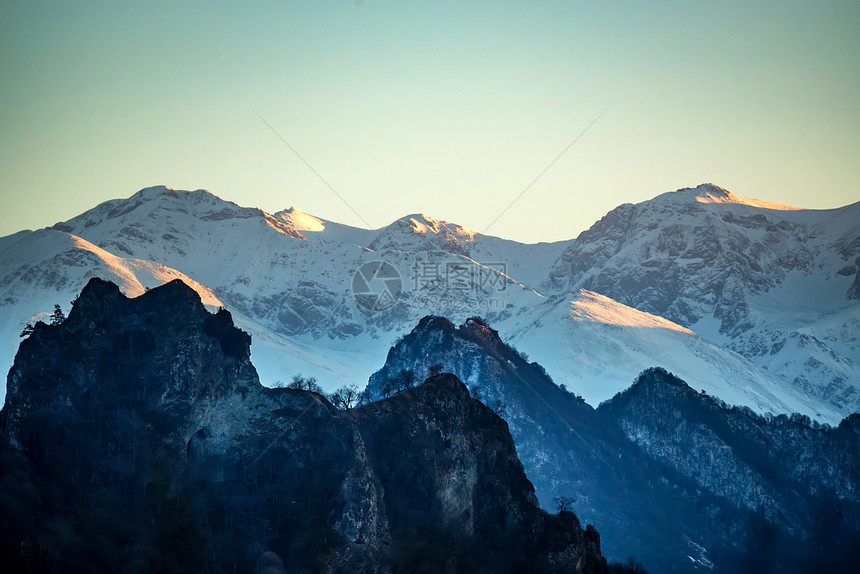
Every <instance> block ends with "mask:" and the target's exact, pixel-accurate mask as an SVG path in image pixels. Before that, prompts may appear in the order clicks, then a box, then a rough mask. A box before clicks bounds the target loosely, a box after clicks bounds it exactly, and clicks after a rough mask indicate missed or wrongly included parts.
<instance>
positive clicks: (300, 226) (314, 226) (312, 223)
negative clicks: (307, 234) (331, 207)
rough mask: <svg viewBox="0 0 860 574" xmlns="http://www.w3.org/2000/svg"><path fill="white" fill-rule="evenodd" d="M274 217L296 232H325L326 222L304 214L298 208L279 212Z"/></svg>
mask: <svg viewBox="0 0 860 574" xmlns="http://www.w3.org/2000/svg"><path fill="white" fill-rule="evenodd" d="M274 216H275V217H276V218H278V219H280V220H281V221H283V222H284V223H285V224H287V225H289V226H290V227H291V228H292V229H295V230H296V231H299V232H301V231H313V232H316V233H319V232H321V231H325V228H326V223H327V222H326V221H325V220H323V219H320V218H318V217H315V216H313V215H311V214H310V213H307V212H304V211H302V210H300V209H298V208H296V207H290V208H289V209H285V210H283V211H279V212H277V213H275V214H274Z"/></svg>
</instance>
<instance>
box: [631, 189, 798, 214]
mask: <svg viewBox="0 0 860 574" xmlns="http://www.w3.org/2000/svg"><path fill="white" fill-rule="evenodd" d="M691 203H699V204H704V205H713V204H722V205H744V206H748V207H758V208H760V209H771V210H776V211H800V210H803V209H804V208H802V207H797V206H794V205H788V204H785V203H777V202H774V201H765V200H763V199H754V198H751V197H743V196H740V195H736V194H734V193H732V192H730V191H729V190H727V189H724V188H722V187H720V186H718V185H714V184H713V183H703V184H701V185H698V186H696V187H687V188H684V189H679V190H678V191H670V192H668V193H664V194H662V195H659V196H657V197H656V198H654V199H653V200H651V201H646V202H644V204H639V205H647V204H658V205H679V204H691Z"/></svg>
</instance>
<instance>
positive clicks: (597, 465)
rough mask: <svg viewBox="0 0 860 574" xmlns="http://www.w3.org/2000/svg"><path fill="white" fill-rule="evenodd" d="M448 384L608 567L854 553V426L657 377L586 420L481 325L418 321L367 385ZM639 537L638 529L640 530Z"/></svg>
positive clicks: (801, 564) (772, 563) (680, 567)
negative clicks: (760, 410)
mask: <svg viewBox="0 0 860 574" xmlns="http://www.w3.org/2000/svg"><path fill="white" fill-rule="evenodd" d="M440 369H441V370H444V371H450V372H452V373H454V374H455V375H457V376H458V377H460V378H461V379H462V380H463V381H464V382H465V383H466V384H467V385H468V386H469V388H470V390H471V392H472V395H473V396H476V397H480V400H482V401H484V402H485V403H486V404H487V405H490V406H492V407H494V408H495V409H496V410H498V411H500V412H501V413H502V416H504V417H505V418H506V420H507V421H508V423H509V425H510V429H511V434H512V435H513V437H514V441H515V443H516V445H517V451H518V453H519V455H520V459H521V460H522V461H523V465H524V467H525V469H526V473H527V474H528V476H529V477H530V479H531V480H532V481H533V483H534V484H535V490H536V492H537V495H538V497H539V498H540V500H541V501H542V503H543V504H544V505H545V506H552V505H553V504H555V501H554V499H556V498H557V497H570V498H573V499H575V502H573V503H572V505H571V507H572V509H573V510H575V512H576V513H577V515H578V516H580V517H582V518H583V519H584V520H587V521H588V522H590V523H593V524H595V525H596V526H597V527H598V528H599V530H600V532H601V534H602V547H603V552H604V555H605V556H607V558H608V559H609V560H610V561H613V560H624V559H625V558H626V557H628V556H631V555H632V556H635V557H636V558H637V559H639V560H640V561H642V563H643V564H645V566H646V568H649V569H651V570H653V571H658V572H672V571H678V572H694V571H699V570H710V569H718V570H720V571H726V572H760V571H774V572H781V571H788V572H790V571H797V569H800V570H801V571H803V570H804V569H807V570H815V569H816V568H819V569H820V568H825V569H827V568H833V569H835V570H834V571H838V569H839V568H844V567H845V565H846V564H851V563H852V561H853V560H856V558H857V550H856V548H858V547H860V546H857V544H858V543H860V490H858V484H860V482H859V481H860V475H858V473H860V460H858V456H860V455H858V453H860V435H858V426H857V425H858V421H860V419H858V416H857V415H854V416H852V417H849V418H848V419H845V420H844V421H843V422H842V424H840V425H839V426H838V427H835V428H833V427H828V426H820V425H814V424H812V423H811V422H810V421H809V419H808V418H805V417H802V416H799V415H797V416H785V415H781V416H769V417H764V416H760V415H756V414H755V413H753V412H752V411H751V410H750V409H748V408H733V407H729V406H728V405H726V404H725V403H723V402H722V401H720V400H719V399H717V398H715V397H711V396H708V395H706V394H703V393H700V392H698V391H695V390H693V389H691V388H690V387H689V386H688V385H687V384H686V383H684V382H683V381H681V380H680V379H677V378H676V377H674V376H672V375H670V374H669V373H667V372H666V371H664V370H662V369H651V370H647V371H645V372H644V373H642V374H641V375H640V377H639V378H638V379H637V382H636V383H635V384H634V385H633V386H632V387H631V388H630V389H628V390H626V391H624V392H623V393H620V394H618V395H617V396H616V397H614V398H613V399H612V400H610V401H608V402H606V403H604V404H602V405H601V406H600V407H599V408H598V409H593V408H591V407H590V406H589V405H587V404H585V403H584V402H583V401H582V400H581V399H579V398H578V397H576V396H574V395H572V394H571V393H569V392H567V391H566V390H564V389H562V388H559V387H558V386H556V385H555V384H554V383H553V382H552V380H550V379H549V377H547V375H546V373H545V372H543V370H542V369H541V367H540V366H539V365H537V364H535V363H528V361H527V360H526V359H525V358H524V357H523V356H522V355H521V354H520V353H518V352H517V351H516V350H515V349H513V348H511V347H509V346H508V345H506V344H505V343H504V342H503V341H502V340H501V339H500V338H499V335H498V333H497V332H496V331H495V330H493V329H492V328H491V327H489V325H487V323H486V322H485V321H483V320H481V319H479V318H472V319H470V320H468V321H467V322H466V323H465V324H464V325H462V326H460V327H455V326H454V325H453V324H452V323H450V321H448V320H447V319H444V318H441V317H425V318H424V319H422V320H421V321H420V322H419V324H418V325H417V326H416V327H415V329H413V331H412V332H411V333H410V334H408V335H407V336H405V337H403V339H402V340H401V341H400V342H399V344H398V345H396V346H395V347H393V348H392V349H391V351H390V352H389V355H388V359H387V361H386V364H385V366H384V367H383V368H382V369H381V370H380V371H378V372H377V373H375V374H374V375H373V376H372V377H371V379H370V382H369V384H368V387H367V392H368V394H370V396H371V397H373V398H375V397H379V396H383V395H385V394H386V393H387V392H390V389H391V386H392V383H393V384H394V385H395V386H396V385H397V384H400V383H401V381H402V374H401V373H402V372H404V371H413V372H414V376H415V378H416V379H418V380H420V379H421V378H422V377H423V376H425V374H426V373H428V372H430V371H436V370H440ZM644 524H647V525H648V527H647V528H643V527H642V525H644Z"/></svg>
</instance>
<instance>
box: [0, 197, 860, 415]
mask: <svg viewBox="0 0 860 574" xmlns="http://www.w3.org/2000/svg"><path fill="white" fill-rule="evenodd" d="M858 258H860V203H858V204H853V205H849V206H846V207H843V208H839V209H832V210H804V209H797V208H791V207H788V206H783V205H779V204H771V203H766V202H761V201H757V200H751V199H746V198H742V197H738V196H736V195H734V194H731V193H729V192H728V191H726V190H723V189H721V188H719V187H716V186H713V185H702V186H699V187H697V188H694V189H683V190H680V191H677V192H672V193H667V194H663V195H661V196H658V197H656V198H655V199H653V200H650V201H646V202H644V203H641V204H638V205H629V204H626V205H622V206H620V207H618V208H616V209H615V210H613V211H611V212H610V213H609V214H607V215H606V216H605V217H604V218H603V219H601V220H600V221H599V222H597V223H595V224H594V225H593V226H592V227H591V228H590V229H589V230H587V231H585V232H583V233H582V234H581V235H580V236H579V237H577V238H576V239H572V240H570V241H563V242H558V243H539V244H530V245H527V244H521V243H517V242H514V241H508V240H504V239H500V238H497V237H491V236H487V235H482V234H479V233H475V232H473V231H470V230H467V229H464V228H463V227H461V226H459V225H456V224H453V223H449V222H445V221H441V220H436V219H433V218H431V217H428V216H425V215H420V214H417V215H410V216H406V217H404V218H401V219H399V220H397V221H395V222H393V223H392V224H390V225H388V226H386V227H383V228H381V229H376V230H366V229H358V228H354V227H350V226H346V225H342V224H338V223H334V222H330V221H326V220H324V219H320V218H318V217H315V216H313V215H310V214H307V213H304V212H301V211H300V210H298V209H294V208H291V209H288V210H285V211H281V212H277V213H274V214H269V213H266V212H264V211H262V210H259V209H254V208H246V207H240V206H237V205H235V204H234V203H231V202H227V201H223V200H221V199H219V198H217V197H215V196H214V195H212V194H210V193H208V192H206V191H202V190H198V191H193V192H186V191H176V190H172V189H170V188H166V187H153V188H147V189H144V190H141V191H140V192H138V193H136V194H134V195H133V196H132V197H130V198H128V199H118V200H112V201H108V202H105V203H103V204H101V205H99V206H97V207H95V208H93V209H90V210H88V211H86V212H84V213H82V214H81V215H80V216H78V217H75V218H73V219H71V220H69V221H66V222H62V223H58V224H56V225H54V226H53V227H51V228H47V229H41V230H38V231H21V232H19V233H16V234H13V235H10V236H7V237H4V238H0V309H2V311H3V313H2V315H0V317H2V318H0V364H2V365H5V366H6V367H8V366H10V365H11V362H12V357H13V355H14V353H15V349H16V348H17V345H18V341H19V338H18V334H19V333H20V332H21V330H22V329H23V327H24V326H25V324H26V323H28V322H34V321H36V320H39V319H40V318H41V319H44V318H45V317H46V315H47V313H48V312H49V311H51V309H53V305H54V304H55V303H59V304H61V305H62V306H63V307H64V308H66V309H68V301H70V300H71V298H73V297H74V296H75V295H76V293H77V292H79V291H80V289H81V288H82V287H83V285H84V284H85V283H86V281H87V280H88V279H89V278H90V277H93V276H99V277H103V278H105V279H109V280H112V281H115V282H117V284H118V285H120V288H121V289H122V290H123V292H124V293H126V294H127V295H130V296H133V295H137V294H140V293H142V292H143V291H144V290H145V289H147V288H151V287H154V286H157V285H160V284H162V283H164V282H166V281H169V280H172V279H182V280H183V281H184V282H186V283H187V284H189V285H191V286H192V287H193V288H194V289H195V290H197V291H198V293H200V295H201V298H202V299H203V302H204V303H205V304H207V305H210V306H212V307H213V308H214V307H219V306H224V307H226V308H228V309H229V310H230V311H231V312H232V313H233V315H234V317H235V320H236V322H237V324H238V325H239V326H240V327H242V328H243V329H245V330H246V331H248V332H249V333H251V335H252V337H253V342H252V354H253V360H254V363H255V365H256V366H257V369H258V371H259V372H260V376H261V380H262V381H263V382H264V384H269V385H271V384H274V383H276V382H277V381H286V380H289V379H290V378H291V377H292V376H293V375H295V374H299V373H301V374H302V375H304V376H314V377H316V378H317V379H318V381H319V383H320V384H321V385H322V386H323V387H324V388H329V389H333V388H335V387H338V386H341V385H342V384H344V383H354V384H356V385H358V386H359V387H363V386H364V385H365V384H366V381H367V377H369V376H370V374H371V373H373V372H374V371H375V370H377V369H378V368H379V365H380V364H382V362H383V361H384V358H385V354H386V352H387V350H388V349H389V348H390V346H391V345H392V344H393V343H394V342H395V339H396V338H397V337H398V336H400V335H402V334H404V333H407V332H409V331H410V330H411V329H412V327H413V326H414V325H415V324H416V323H417V322H418V320H419V319H420V318H421V317H423V316H425V315H428V314H433V315H440V316H446V317H448V318H450V319H451V320H452V321H454V322H457V323H459V322H463V321H465V320H466V319H467V318H469V317H472V316H480V317H483V318H485V319H486V320H488V321H489V323H490V324H492V325H493V327H494V328H496V329H498V331H499V332H500V333H501V334H502V336H503V338H504V339H505V340H506V341H508V342H510V343H512V344H514V345H516V346H517V348H518V349H520V350H521V351H524V352H526V353H527V354H528V355H529V356H531V357H532V358H533V359H534V360H536V361H537V362H539V363H540V364H541V365H543V366H544V368H545V369H546V370H547V372H548V373H549V375H550V376H551V377H552V379H553V380H554V381H555V382H556V383H558V384H565V385H566V386H567V388H569V389H570V390H571V391H572V392H575V393H577V394H578V395H580V396H582V397H584V398H585V399H586V401H587V402H588V403H589V404H591V405H592V406H597V405H598V404H599V403H600V402H601V401H603V400H606V399H609V398H610V397H612V396H613V395H614V394H615V393H616V392H618V391H620V390H623V389H624V388H626V387H628V386H629V385H630V384H631V383H632V381H633V380H634V378H635V377H636V376H637V375H638V374H639V373H640V372H641V371H642V370H644V369H646V368H649V367H653V366H661V367H664V368H666V369H668V370H670V371H672V372H673V373H676V374H677V375H679V376H681V377H682V378H683V379H684V380H686V381H688V382H689V383H690V384H691V385H694V386H695V387H696V388H697V389H702V390H705V391H706V392H708V393H710V394H714V395H717V396H720V397H722V398H723V400H726V401H727V402H729V403H731V404H738V405H745V406H749V407H750V408H752V409H753V410H754V411H756V412H759V413H766V412H771V413H790V412H799V413H802V414H805V415H808V416H810V417H811V418H813V419H816V420H819V421H821V422H828V423H831V424H837V423H838V422H839V421H840V420H841V419H842V418H843V417H844V416H846V415H848V414H850V413H852V412H855V411H857V410H858V408H860V339H858V335H857V333H860V264H858ZM379 262H385V263H386V264H388V266H386V267H382V266H381V263H379ZM360 270H361V273H359V272H360ZM385 273H388V274H389V275H390V276H389V277H387V278H386V277H385V276H384V274H385ZM357 277H361V279H356V278H357Z"/></svg>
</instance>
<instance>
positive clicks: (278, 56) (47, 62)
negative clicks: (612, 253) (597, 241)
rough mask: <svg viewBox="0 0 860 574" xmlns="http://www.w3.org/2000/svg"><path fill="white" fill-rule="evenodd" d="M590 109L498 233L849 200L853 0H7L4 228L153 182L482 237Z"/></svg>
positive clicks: (856, 161) (0, 19)
mask: <svg viewBox="0 0 860 574" xmlns="http://www.w3.org/2000/svg"><path fill="white" fill-rule="evenodd" d="M603 112H605V113H603ZM601 113H603V115H602V116H600V119H599V120H598V121H597V122H595V123H594V124H593V125H592V127H591V128H590V129H589V130H588V131H587V132H586V133H585V134H584V135H583V136H582V137H581V138H580V139H579V140H578V141H577V142H576V143H575V144H574V145H573V146H572V147H570V149H569V150H568V151H567V153H565V154H564V155H563V156H562V157H561V158H560V159H559V160H558V161H557V162H556V163H555V164H554V165H553V166H552V168H551V169H549V170H548V171H547V172H546V173H545V174H544V175H543V176H542V177H541V178H540V179H539V180H538V181H537V182H536V183H535V184H534V185H533V186H532V187H531V188H530V189H529V190H528V191H527V192H526V193H525V194H523V196H522V198H521V199H520V200H519V201H518V202H517V204H516V205H515V206H514V207H513V208H511V210H510V211H508V212H507V213H506V214H505V215H504V216H503V217H501V218H500V219H498V221H497V222H496V223H494V224H493V225H492V226H491V227H490V228H489V230H488V233H490V234H493V235H499V236H502V237H507V238H511V239H516V240H519V241H526V242H536V241H554V240H560V239H569V238H572V237H575V236H576V235H577V234H578V233H579V232H581V231H582V230H584V229H586V228H587V227H588V226H590V225H591V224H592V223H593V222H594V221H596V220H597V219H599V218H600V217H601V216H602V215H603V214H604V213H605V212H607V211H608V210H610V209H612V208H613V207H615V206H617V205H619V204H621V203H625V202H639V201H643V200H646V199H649V198H651V197H653V196H655V195H658V194H660V193H663V192H665V191H671V190H674V189H678V188H682V187H691V186H695V185H698V184H699V183H703V182H712V183H715V184H717V185H720V186H722V187H725V188H727V189H728V190H730V191H732V192H734V193H737V194H739V195H744V196H749V197H756V198H760V199H766V200H771V201H778V202H782V203H791V204H795V205H800V206H804V207H811V208H828V207H837V206H840V205H845V204H848V203H853V202H855V201H858V200H860V2H857V0H851V1H846V2H797V1H793V0H783V1H779V2H755V1H752V2H750V1H745V2H707V3H704V2H702V3H699V2H670V1H654V2H641V1H635V2H626V1H618V2H601V3H597V2H542V1H529V2H502V1H494V2H477V1H470V2H464V1H460V2H404V1H401V2H383V1H377V0H364V1H361V0H349V1H337V2H334V1H333V2H310V1H308V2H255V3H239V2H235V3H234V2H217V3H212V2H185V3H179V2H134V3H132V2H127V3H126V2H115V1H105V2H3V3H2V4H0V194H2V195H0V198H2V208H0V236H2V235H7V234H10V233H13V232H15V231H17V230H20V229H25V228H30V229H35V228H39V227H43V226H46V225H51V224H53V223H55V222H57V221H60V220H64V219H68V218H70V217H72V216H74V215H77V214H78V213H80V212H82V211H84V210H86V209H88V208H90V207H93V206H95V205H96V204H98V203H100V202H101V201H104V200H107V199H112V198H117V197H127V196H129V195H131V194H133V193H134V192H136V191H137V190H139V189H141V188H143V187H148V186H151V185H158V184H164V185H168V186H171V187H174V188H177V189H198V188H204V189H208V190H210V191H211V192H212V193H214V194H216V195H218V196H220V197H222V198H224V199H229V200H231V201H235V202H236V203H238V204H240V205H245V206H256V207H260V208H262V209H265V210H267V211H270V212H273V211H277V210H280V209H284V208H286V207H290V206H296V207H298V208H300V209H302V210H304V211H308V212H311V213H313V214H315V215H318V216H320V217H323V218H326V219H331V220H335V221H339V222H342V223H348V224H352V225H357V226H361V227H365V223H364V222H367V223H368V224H369V225H370V226H371V227H374V228H375V227H380V226H382V225H385V224H387V223H389V222H391V221H392V220H394V219H396V218H397V217H400V216H402V215H406V214H408V213H415V212H423V213H426V214H427V215H430V216H433V217H436V218H440V219H447V220H449V221H454V222H457V223H460V224H462V225H464V226H466V227H468V228H471V229H475V230H477V231H484V230H485V229H487V226H489V225H490V223H491V222H492V221H493V220H494V219H495V218H496V217H497V216H498V215H499V214H500V213H501V212H502V210H503V209H504V208H505V207H506V206H507V205H508V204H509V203H510V202H511V201H513V200H514V198H515V197H517V195H519V194H520V193H521V192H522V191H523V190H524V189H525V188H526V187H527V186H528V185H529V184H530V183H531V182H532V180H534V179H535V177H536V176H538V174H540V173H541V172H542V171H543V170H544V168H546V167H547V165H548V164H549V163H550V162H551V161H552V160H553V159H554V158H556V156H558V154H559V153H560V152H561V151H562V150H563V149H565V147H567V146H568V145H569V144H570V143H571V142H572V141H573V140H574V138H576V137H577V135H578V134H580V133H581V132H582V130H584V129H585V128H586V127H587V126H588V125H589V124H591V122H593V121H594V119H595V118H597V117H598V116H599V115H600V114H601ZM258 114H259V117H258ZM260 117H262V118H263V119H264V120H265V122H266V123H268V124H269V125H271V127H272V128H273V129H274V130H275V131H277V132H278V134H280V136H281V137H282V138H283V139H284V140H285V141H286V142H288V143H289V144H290V145H291V146H292V147H293V148H295V150H297V151H298V152H299V153H300V154H301V155H302V156H303V157H304V158H305V160H306V161H307V162H308V163H309V164H310V165H311V166H312V167H313V169H314V170H316V171H317V172H318V173H319V174H320V175H321V176H322V177H323V178H324V179H325V180H326V181H327V182H328V183H329V184H330V185H331V186H332V187H333V188H334V189H335V190H337V192H338V193H339V194H340V195H341V196H342V197H343V198H344V199H345V200H346V202H347V203H348V204H349V205H350V206H352V208H353V209H354V210H355V212H357V213H358V215H356V214H355V213H353V211H352V210H351V209H350V208H349V207H347V206H346V205H344V203H343V202H342V201H341V200H340V199H338V197H337V195H335V194H334V193H333V192H332V191H331V190H330V189H329V188H328V187H326V185H325V184H324V183H323V182H321V181H320V180H319V179H318V178H317V176H316V175H315V174H314V172H313V171H312V170H311V169H309V168H308V167H307V166H306V165H305V164H304V163H303V162H302V161H301V160H300V159H299V158H297V157H296V155H295V154H294V153H293V152H292V151H291V150H290V149H289V147H288V146H287V145H285V144H284V143H283V141H281V139H279V137H278V136H276V135H275V134H274V133H273V132H272V131H271V130H270V128H269V127H267V125H266V123H264V121H263V120H261V119H260Z"/></svg>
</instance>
